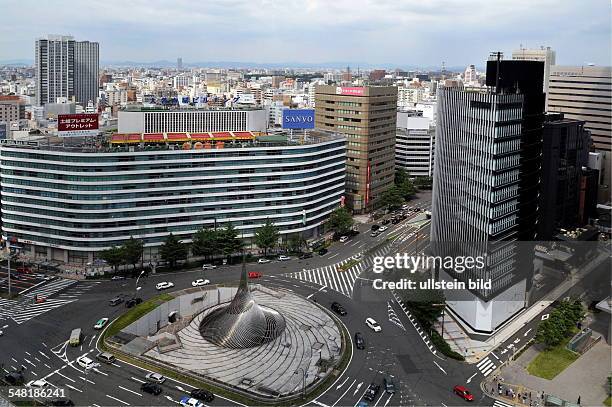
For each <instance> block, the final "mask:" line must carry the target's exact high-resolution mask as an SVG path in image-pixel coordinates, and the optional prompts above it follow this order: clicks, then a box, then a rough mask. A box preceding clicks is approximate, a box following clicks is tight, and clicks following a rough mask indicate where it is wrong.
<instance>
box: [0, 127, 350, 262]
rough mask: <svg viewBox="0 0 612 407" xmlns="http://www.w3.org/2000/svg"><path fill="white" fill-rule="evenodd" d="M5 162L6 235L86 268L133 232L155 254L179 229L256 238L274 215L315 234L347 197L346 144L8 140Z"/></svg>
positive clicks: (279, 139) (278, 138)
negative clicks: (224, 230) (228, 227)
mask: <svg viewBox="0 0 612 407" xmlns="http://www.w3.org/2000/svg"><path fill="white" fill-rule="evenodd" d="M249 134H250V136H249ZM220 140H222V141H220ZM130 143H131V144H130ZM0 159H1V166H0V169H1V185H2V194H1V203H2V229H3V236H9V237H11V238H17V239H18V242H19V244H20V245H22V246H23V247H24V251H25V252H26V253H27V254H28V255H31V256H33V257H37V258H46V259H49V260H59V261H64V262H70V263H85V262H88V261H92V259H93V258H94V257H95V252H98V251H100V250H103V249H105V248H109V247H111V246H113V245H120V244H122V243H123V242H125V241H126V240H127V239H129V238H130V237H131V236H133V237H134V238H137V239H142V240H143V241H144V243H145V254H144V258H145V260H146V259H147V258H150V257H154V256H155V255H156V253H157V247H158V246H159V245H161V244H162V242H163V241H164V240H165V239H166V237H167V236H168V234H169V233H170V232H172V233H173V234H175V235H176V236H177V237H179V238H180V239H181V240H183V241H185V242H189V241H190V240H191V236H192V234H193V233H194V232H196V231H197V230H198V229H200V228H202V227H213V226H214V225H217V226H218V227H222V226H224V225H225V224H227V223H228V222H231V224H232V225H233V226H234V227H235V228H236V229H237V230H238V233H239V234H241V235H242V236H243V237H244V238H245V239H246V240H248V239H249V238H250V237H252V236H253V234H254V231H255V230H256V229H257V228H258V227H260V226H261V225H262V224H264V223H265V221H266V219H268V218H269V219H270V220H271V221H272V222H274V223H275V224H276V225H277V226H278V228H279V229H280V233H281V235H287V234H294V233H300V234H302V235H303V236H304V237H311V236H313V235H316V234H317V233H318V231H319V227H320V226H321V224H322V223H323V222H324V221H325V220H326V219H327V217H328V216H329V214H330V213H331V212H332V211H333V210H334V209H335V208H336V207H337V206H339V205H340V202H341V197H342V196H343V195H344V189H345V186H344V183H345V166H346V164H345V161H346V140H345V138H344V137H342V136H340V135H336V134H330V133H318V132H317V133H310V134H309V135H306V136H305V135H302V136H297V137H291V136H287V135H274V136H272V135H256V134H253V133H250V132H240V134H238V133H234V132H226V133H222V134H215V133H205V134H199V135H194V134H191V135H190V134H188V133H185V134H182V135H181V134H177V133H172V134H170V133H168V134H165V133H164V134H162V135H146V134H129V135H115V136H113V138H112V141H111V143H109V147H95V146H93V147H92V146H89V147H87V146H75V147H66V146H62V145H57V146H54V145H53V144H50V145H49V144H47V143H41V144H40V145H9V144H3V145H2V146H0Z"/></svg>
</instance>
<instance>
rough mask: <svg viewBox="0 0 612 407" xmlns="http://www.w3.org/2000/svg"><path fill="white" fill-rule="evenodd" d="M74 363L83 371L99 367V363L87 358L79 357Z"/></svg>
mask: <svg viewBox="0 0 612 407" xmlns="http://www.w3.org/2000/svg"><path fill="white" fill-rule="evenodd" d="M76 361H77V364H78V365H79V366H81V367H82V368H83V369H85V370H89V369H93V368H94V367H98V366H100V364H99V363H96V362H94V361H93V359H90V358H88V357H87V356H81V357H79V358H77V360H76Z"/></svg>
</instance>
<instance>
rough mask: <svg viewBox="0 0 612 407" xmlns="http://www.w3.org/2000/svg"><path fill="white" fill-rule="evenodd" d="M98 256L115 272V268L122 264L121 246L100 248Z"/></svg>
mask: <svg viewBox="0 0 612 407" xmlns="http://www.w3.org/2000/svg"><path fill="white" fill-rule="evenodd" d="M100 258H101V259H102V260H104V261H106V263H107V264H108V265H109V266H111V267H112V268H113V269H114V270H115V273H116V272H117V268H118V267H119V266H120V265H122V264H123V251H122V250H121V247H118V246H113V247H111V248H110V249H106V250H102V251H101V252H100Z"/></svg>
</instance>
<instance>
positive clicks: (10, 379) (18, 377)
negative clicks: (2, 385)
mask: <svg viewBox="0 0 612 407" xmlns="http://www.w3.org/2000/svg"><path fill="white" fill-rule="evenodd" d="M4 381H5V382H7V383H8V384H9V385H11V386H22V385H23V383H24V382H25V377H23V373H21V372H17V371H15V372H11V373H9V374H7V375H6V376H4Z"/></svg>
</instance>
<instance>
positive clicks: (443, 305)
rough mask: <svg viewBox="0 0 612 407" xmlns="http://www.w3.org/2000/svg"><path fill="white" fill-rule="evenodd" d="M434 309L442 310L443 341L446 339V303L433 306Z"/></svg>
mask: <svg viewBox="0 0 612 407" xmlns="http://www.w3.org/2000/svg"><path fill="white" fill-rule="evenodd" d="M431 306H432V307H436V308H442V333H441V336H442V339H444V316H445V315H446V303H444V304H431Z"/></svg>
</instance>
